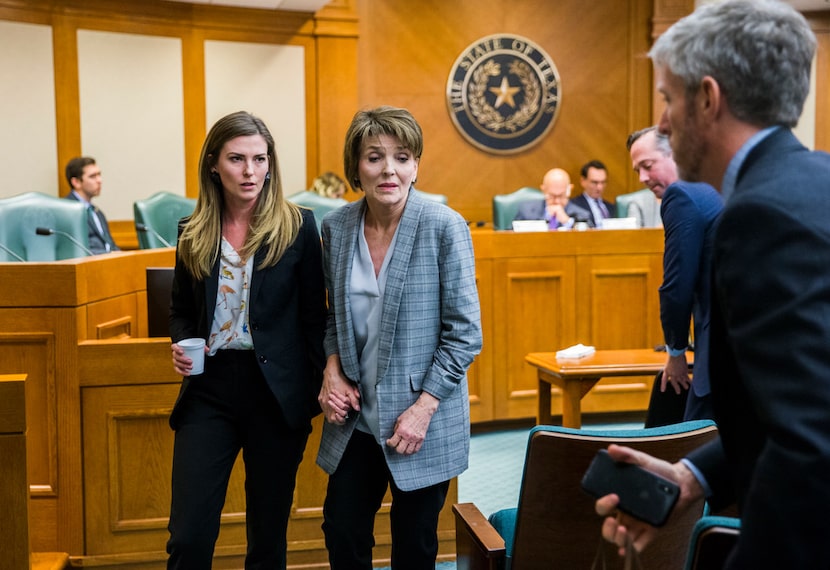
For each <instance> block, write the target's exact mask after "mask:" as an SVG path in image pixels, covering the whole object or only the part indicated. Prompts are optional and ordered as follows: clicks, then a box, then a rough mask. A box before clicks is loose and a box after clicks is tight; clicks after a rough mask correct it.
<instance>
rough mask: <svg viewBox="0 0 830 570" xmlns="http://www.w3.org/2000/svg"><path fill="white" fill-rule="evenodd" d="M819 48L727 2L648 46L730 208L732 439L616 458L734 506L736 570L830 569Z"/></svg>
mask: <svg viewBox="0 0 830 570" xmlns="http://www.w3.org/2000/svg"><path fill="white" fill-rule="evenodd" d="M815 49H816V39H815V36H814V34H813V33H812V31H811V30H810V26H809V24H808V23H807V21H806V20H805V19H804V17H803V16H801V15H800V14H798V13H797V12H796V11H795V10H794V9H793V8H792V7H790V6H788V5H787V4H785V3H783V2H767V1H758V0H754V1H746V0H727V1H724V2H716V3H712V4H706V5H704V6H702V7H701V8H699V9H698V10H697V11H696V12H695V13H694V14H693V15H691V16H689V17H687V18H684V19H682V20H680V21H678V22H677V23H676V24H675V25H673V26H672V27H671V28H670V29H669V30H668V31H667V32H666V33H665V34H664V35H663V36H661V37H660V38H659V39H658V40H657V41H656V42H655V45H654V47H653V48H652V50H651V53H650V55H651V57H652V59H653V61H654V65H655V79H656V85H657V89H658V90H659V91H660V92H661V93H662V94H663V96H664V99H665V101H666V109H665V111H664V113H663V116H662V118H661V121H660V130H661V131H662V132H665V133H666V134H668V135H669V139H670V141H671V145H672V148H673V150H674V157H675V160H676V161H677V165H678V167H679V169H680V176H681V178H683V179H685V180H703V181H708V182H710V183H711V184H712V185H714V186H715V187H717V188H718V189H719V190H720V191H721V193H722V195H723V197H724V200H725V204H726V205H725V207H724V210H723V213H722V214H721V219H720V221H719V223H718V229H717V230H716V234H715V248H714V252H713V268H712V272H713V284H714V290H713V292H714V299H713V304H712V322H711V341H710V353H709V358H710V381H711V385H712V404H713V407H714V412H715V419H716V421H717V423H718V430H719V432H720V438H719V439H718V440H716V441H715V442H713V444H710V445H707V446H704V447H703V448H701V449H698V450H696V451H695V452H693V453H691V454H690V455H689V456H688V458H686V459H684V460H682V461H681V462H678V463H675V464H669V463H667V462H664V461H661V460H658V459H656V458H653V457H650V456H648V455H644V454H638V453H636V452H633V451H631V450H628V449H627V448H621V447H611V448H610V449H609V452H610V453H611V454H612V456H613V457H614V458H615V459H617V460H623V461H627V462H631V463H636V464H640V465H642V466H644V467H646V468H647V469H649V470H652V471H655V472H659V473H661V474H663V475H664V476H667V477H670V478H672V479H674V480H676V481H678V482H679V483H680V486H681V495H680V497H681V498H680V500H679V502H678V504H677V506H676V507H675V508H676V509H684V508H687V507H688V505H689V504H690V501H694V500H697V499H700V498H702V497H703V496H705V497H707V498H708V500H709V502H710V504H711V506H712V507H713V508H714V509H715V510H717V509H719V508H721V507H723V506H725V505H728V504H730V503H732V502H737V506H738V509H739V511H740V513H741V531H740V539H739V540H738V543H737V545H736V546H735V548H734V549H733V551H732V552H731V554H730V557H729V559H728V561H727V562H726V565H725V567H726V568H730V569H731V568H830V549H828V548H827V544H826V542H827V528H828V526H827V513H828V512H830V475H828V474H829V473H830V277H828V275H830V272H828V265H829V264H828V262H830V224H828V219H830V156H828V155H827V154H825V153H821V152H811V151H809V150H807V149H806V148H805V147H804V146H802V145H801V144H800V143H799V142H798V140H797V139H796V138H795V136H794V135H793V133H792V132H791V131H790V128H791V127H792V126H793V125H795V124H796V122H797V121H798V118H799V116H800V115H801V110H802V107H803V105H804V101H805V99H806V97H807V93H808V91H809V86H810V69H811V64H812V61H813V56H814V54H815ZM616 501H617V497H616V495H609V496H607V497H603V498H602V499H600V500H599V501H598V502H597V505H596V507H597V512H599V513H600V514H603V515H605V514H613V513H614V507H615V505H616ZM656 534H657V530H656V529H654V528H652V527H648V526H647V525H645V524H643V523H641V522H638V521H636V520H634V519H632V518H630V517H627V516H624V515H621V516H620V518H619V519H616V518H614V517H608V518H606V519H605V522H604V524H603V535H604V536H605V537H606V538H607V539H611V540H613V541H614V542H615V543H616V544H617V545H618V546H620V547H621V548H622V547H623V546H624V545H625V544H626V543H627V542H629V541H630V542H632V543H633V545H634V547H635V548H638V549H641V548H643V547H644V546H645V545H646V544H647V543H648V542H649V541H650V540H652V539H654V538H655V536H656ZM657 539H658V540H659V538H657Z"/></svg>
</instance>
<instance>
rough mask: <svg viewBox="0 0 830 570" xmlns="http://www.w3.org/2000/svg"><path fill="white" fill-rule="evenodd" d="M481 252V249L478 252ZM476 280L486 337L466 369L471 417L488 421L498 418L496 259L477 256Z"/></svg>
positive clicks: (477, 420)
mask: <svg viewBox="0 0 830 570" xmlns="http://www.w3.org/2000/svg"><path fill="white" fill-rule="evenodd" d="M477 253H479V252H477ZM476 284H477V286H478V299H479V306H480V308H481V332H482V337H483V338H484V339H485V341H484V342H483V345H482V347H481V352H480V353H479V355H478V357H476V359H475V361H474V362H473V364H472V366H470V368H469V369H468V370H467V385H468V389H469V391H470V421H471V422H472V423H477V422H486V421H490V420H494V419H495V414H494V410H493V406H492V405H491V402H492V394H493V354H494V349H493V342H492V341H491V340H490V339H492V338H493V334H494V332H495V331H494V328H493V324H494V316H493V307H494V306H493V262H492V261H491V260H489V259H478V260H476Z"/></svg>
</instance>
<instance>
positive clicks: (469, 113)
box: [447, 34, 562, 154]
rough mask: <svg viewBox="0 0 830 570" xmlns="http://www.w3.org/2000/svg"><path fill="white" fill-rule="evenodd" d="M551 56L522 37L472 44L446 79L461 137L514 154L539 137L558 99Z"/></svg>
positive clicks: (494, 38)
mask: <svg viewBox="0 0 830 570" xmlns="http://www.w3.org/2000/svg"><path fill="white" fill-rule="evenodd" d="M561 93H562V87H561V83H560V80H559V72H558V71H557V70H556V66H555V65H554V63H553V60H552V59H551V58H550V56H549V55H548V54H547V53H545V51H544V50H543V49H542V48H540V47H539V46H538V45H536V44H534V43H533V42H532V41H530V40H528V39H527V38H523V37H521V36H515V35H511V34H494V35H492V36H487V37H484V38H481V39H480V40H478V41H476V42H475V43H472V44H470V45H469V46H468V47H467V48H466V49H465V50H464V51H463V52H462V54H461V55H460V56H459V57H458V59H457V60H455V63H454V64H453V66H452V70H451V71H450V76H449V79H448V80H447V107H448V109H449V111H450V117H451V118H452V122H453V123H454V124H455V126H456V128H457V129H458V131H459V132H460V133H461V135H462V136H463V137H464V138H465V139H466V140H467V141H468V142H469V143H470V144H472V145H473V146H476V147H478V148H480V149H481V150H484V151H487V152H491V153H493V154H515V153H518V152H521V151H523V150H525V149H528V148H530V147H532V146H533V145H535V144H537V143H538V142H539V141H541V140H542V139H543V138H544V136H545V135H546V134H547V133H548V132H549V131H550V129H551V128H552V127H553V124H554V122H555V121H556V117H557V115H558V114H559V105H560V102H561V100H562V97H561Z"/></svg>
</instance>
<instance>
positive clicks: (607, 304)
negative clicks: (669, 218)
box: [467, 228, 663, 423]
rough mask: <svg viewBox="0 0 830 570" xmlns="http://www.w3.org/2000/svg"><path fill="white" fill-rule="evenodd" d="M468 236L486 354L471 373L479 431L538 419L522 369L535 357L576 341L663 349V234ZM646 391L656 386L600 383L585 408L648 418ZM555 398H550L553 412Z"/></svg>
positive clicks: (529, 377)
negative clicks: (483, 427)
mask: <svg viewBox="0 0 830 570" xmlns="http://www.w3.org/2000/svg"><path fill="white" fill-rule="evenodd" d="M472 237H473V246H474V248H475V258H476V279H477V281H478V291H479V299H480V301H481V323H482V328H483V332H484V347H483V349H482V351H481V354H480V355H479V357H478V358H477V359H476V361H475V363H474V364H473V366H472V367H471V369H470V371H469V373H468V375H467V376H468V381H469V386H470V417H471V420H472V422H473V423H476V422H486V421H492V420H512V419H524V418H532V417H534V416H535V415H536V404H537V386H538V383H537V380H536V375H535V374H534V370H532V369H531V368H530V367H529V366H527V364H526V363H525V356H526V355H527V354H529V353H534V352H543V351H550V350H556V349H557V348H559V347H563V346H570V345H572V344H576V343H578V342H581V343H584V344H587V345H591V346H595V347H596V348H597V349H598V350H622V349H635V348H640V347H644V346H654V345H655V344H657V343H659V342H662V340H663V329H662V327H661V326H660V304H659V298H658V295H657V290H658V289H659V288H660V284H661V283H662V281H663V230H662V229H657V228H652V229H641V230H589V231H585V232H526V233H521V232H519V233H514V232H509V231H505V232H494V231H492V230H473V232H472ZM611 380H614V379H611ZM600 388H601V389H600ZM650 392H651V378H646V377H630V376H629V377H621V378H618V379H616V380H614V381H613V382H610V381H608V380H604V381H602V382H601V383H600V385H599V386H598V387H597V388H595V389H594V390H592V391H591V393H590V394H589V395H587V396H586V397H585V399H584V400H583V402H582V407H583V409H584V410H585V411H591V412H598V413H601V412H622V411H643V410H645V409H646V408H647V407H648V401H649V395H650ZM559 397H560V396H559V394H558V391H557V392H556V393H554V395H553V405H554V406H556V407H557V409H558V406H559V404H558V400H559Z"/></svg>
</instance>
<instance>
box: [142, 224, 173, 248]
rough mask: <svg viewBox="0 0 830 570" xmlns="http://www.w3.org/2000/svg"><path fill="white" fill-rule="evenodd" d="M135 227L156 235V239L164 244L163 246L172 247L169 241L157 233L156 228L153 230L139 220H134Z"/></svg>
mask: <svg viewBox="0 0 830 570" xmlns="http://www.w3.org/2000/svg"><path fill="white" fill-rule="evenodd" d="M135 229H137V230H138V231H140V232H150V233H151V234H153V235H154V236H155V237H156V239H157V240H159V241H160V242H161V243H163V244H164V247H173V244H172V243H170V242H169V241H167V240H166V239H164V238H163V237H161V234H160V233H158V232H157V231H156V230H154V229H153V228H151V227H150V226H148V225H146V224H142V223H141V222H136V224H135Z"/></svg>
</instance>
